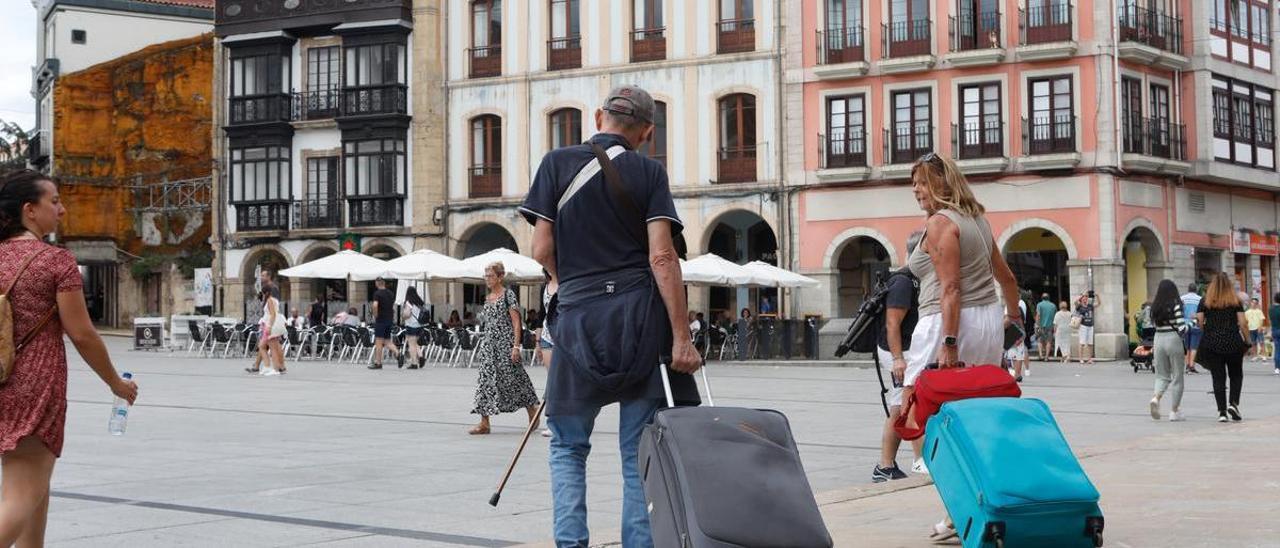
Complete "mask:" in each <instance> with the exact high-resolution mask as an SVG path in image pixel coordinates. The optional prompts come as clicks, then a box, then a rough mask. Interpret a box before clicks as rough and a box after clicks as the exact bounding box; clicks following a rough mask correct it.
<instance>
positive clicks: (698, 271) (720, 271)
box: [680, 253, 773, 287]
mask: <svg viewBox="0 0 1280 548" xmlns="http://www.w3.org/2000/svg"><path fill="white" fill-rule="evenodd" d="M680 272H681V273H682V274H683V275H684V283H686V284H692V285H724V286H763V287H773V284H772V283H770V281H771V280H770V278H768V277H767V276H762V275H760V274H757V273H755V272H752V271H750V270H747V269H746V268H744V267H743V266H742V265H739V264H735V263H732V262H730V261H728V260H726V259H724V258H722V257H720V256H719V255H715V254H712V253H707V254H705V255H701V256H699V257H696V258H693V259H689V260H687V261H681V262H680Z"/></svg>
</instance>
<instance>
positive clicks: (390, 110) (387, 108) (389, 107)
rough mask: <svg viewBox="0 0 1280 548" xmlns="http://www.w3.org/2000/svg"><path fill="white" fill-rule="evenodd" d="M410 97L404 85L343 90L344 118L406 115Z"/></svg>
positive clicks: (353, 87)
mask: <svg viewBox="0 0 1280 548" xmlns="http://www.w3.org/2000/svg"><path fill="white" fill-rule="evenodd" d="M408 96H409V91H408V87H407V86H405V85H404V84H382V85H378V86H348V87H345V88H342V116H368V115H377V114H406V113H408V112H409V109H408V106H409V103H408Z"/></svg>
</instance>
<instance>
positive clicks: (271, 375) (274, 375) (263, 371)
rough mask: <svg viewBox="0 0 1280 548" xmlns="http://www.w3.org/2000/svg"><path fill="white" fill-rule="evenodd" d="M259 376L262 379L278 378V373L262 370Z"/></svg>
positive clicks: (272, 370) (276, 371) (273, 370)
mask: <svg viewBox="0 0 1280 548" xmlns="http://www.w3.org/2000/svg"><path fill="white" fill-rule="evenodd" d="M261 375H262V376H264V377H278V376H280V371H278V370H276V369H263V370H262V373H261Z"/></svg>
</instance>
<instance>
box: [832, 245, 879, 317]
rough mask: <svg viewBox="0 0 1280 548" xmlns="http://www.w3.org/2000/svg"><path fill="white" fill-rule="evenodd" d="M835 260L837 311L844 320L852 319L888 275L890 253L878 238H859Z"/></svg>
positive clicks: (842, 249)
mask: <svg viewBox="0 0 1280 548" xmlns="http://www.w3.org/2000/svg"><path fill="white" fill-rule="evenodd" d="M836 257H837V258H836V265H835V266H836V271H837V272H838V275H837V280H838V282H837V284H836V302H837V306H836V310H837V312H838V314H839V316H840V317H841V318H849V317H853V315H854V314H857V312H858V307H860V306H862V301H863V300H864V299H866V298H867V295H869V294H870V293H871V291H872V290H874V289H875V285H876V280H878V279H879V278H880V276H882V275H884V274H885V273H886V272H888V271H889V267H890V261H889V258H890V257H889V251H888V250H886V249H885V248H884V245H881V243H880V242H879V241H878V240H876V239H875V238H872V237H869V236H856V237H853V238H850V239H849V240H847V241H846V242H845V243H844V244H843V246H842V247H841V248H840V253H839V254H838V255H836Z"/></svg>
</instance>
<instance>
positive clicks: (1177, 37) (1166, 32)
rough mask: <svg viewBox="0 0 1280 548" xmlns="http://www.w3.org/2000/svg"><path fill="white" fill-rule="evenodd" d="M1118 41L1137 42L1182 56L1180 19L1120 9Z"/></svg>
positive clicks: (1144, 10)
mask: <svg viewBox="0 0 1280 548" xmlns="http://www.w3.org/2000/svg"><path fill="white" fill-rule="evenodd" d="M1120 41H1121V42H1138V43H1141V44H1146V45H1148V46H1151V47H1153V48H1156V49H1159V50H1163V51H1167V52H1170V53H1176V54H1179V55H1181V54H1182V18H1181V17H1171V16H1169V15H1165V14H1164V13H1161V12H1158V11H1153V10H1149V9H1146V8H1140V7H1138V6H1136V5H1127V6H1123V7H1121V9H1120Z"/></svg>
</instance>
